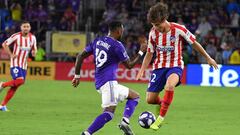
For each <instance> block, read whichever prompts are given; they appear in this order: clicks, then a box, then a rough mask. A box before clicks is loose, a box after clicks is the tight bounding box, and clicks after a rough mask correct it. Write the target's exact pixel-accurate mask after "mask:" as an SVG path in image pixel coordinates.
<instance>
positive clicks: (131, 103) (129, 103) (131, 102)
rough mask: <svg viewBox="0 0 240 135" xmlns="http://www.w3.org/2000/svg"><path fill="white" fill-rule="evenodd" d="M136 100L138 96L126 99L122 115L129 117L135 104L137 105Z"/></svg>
mask: <svg viewBox="0 0 240 135" xmlns="http://www.w3.org/2000/svg"><path fill="white" fill-rule="evenodd" d="M138 100H139V98H135V99H128V101H127V103H126V106H125V110H124V115H123V116H124V117H126V118H130V117H131V116H132V114H133V112H134V110H135V108H136V106H137V105H138Z"/></svg>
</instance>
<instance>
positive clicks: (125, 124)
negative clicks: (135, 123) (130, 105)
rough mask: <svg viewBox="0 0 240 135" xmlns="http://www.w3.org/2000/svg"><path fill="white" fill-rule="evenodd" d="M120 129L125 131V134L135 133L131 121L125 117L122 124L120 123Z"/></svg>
mask: <svg viewBox="0 0 240 135" xmlns="http://www.w3.org/2000/svg"><path fill="white" fill-rule="evenodd" d="M118 127H119V128H120V130H122V131H123V133H124V135H134V133H133V131H132V129H131V127H130V125H129V123H128V122H127V121H126V120H125V119H124V118H123V119H122V121H121V122H120V124H119V125H118Z"/></svg>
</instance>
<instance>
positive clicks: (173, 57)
mask: <svg viewBox="0 0 240 135" xmlns="http://www.w3.org/2000/svg"><path fill="white" fill-rule="evenodd" d="M170 25H171V26H170V31H169V32H167V33H161V32H159V31H157V30H156V29H155V28H154V27H153V28H152V29H151V31H150V33H149V39H148V49H147V51H148V52H151V53H154V52H155V51H156V59H155V61H154V63H153V70H154V69H158V68H164V67H166V68H170V67H181V68H183V67H184V62H183V60H182V44H183V40H184V39H185V40H186V41H187V42H188V43H189V44H193V43H194V42H195V40H196V39H195V36H194V35H193V34H192V33H191V32H190V31H189V30H187V29H186V28H185V26H183V25H180V24H177V23H170Z"/></svg>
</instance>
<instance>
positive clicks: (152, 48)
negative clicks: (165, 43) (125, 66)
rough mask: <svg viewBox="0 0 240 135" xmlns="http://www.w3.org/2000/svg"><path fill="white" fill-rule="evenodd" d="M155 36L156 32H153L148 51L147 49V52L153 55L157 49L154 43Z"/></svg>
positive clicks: (150, 35) (149, 39) (150, 34)
mask: <svg viewBox="0 0 240 135" xmlns="http://www.w3.org/2000/svg"><path fill="white" fill-rule="evenodd" d="M153 36H154V31H153V30H151V31H150V33H149V36H148V49H147V52H151V53H154V51H155V47H154V46H155V42H154V39H153Z"/></svg>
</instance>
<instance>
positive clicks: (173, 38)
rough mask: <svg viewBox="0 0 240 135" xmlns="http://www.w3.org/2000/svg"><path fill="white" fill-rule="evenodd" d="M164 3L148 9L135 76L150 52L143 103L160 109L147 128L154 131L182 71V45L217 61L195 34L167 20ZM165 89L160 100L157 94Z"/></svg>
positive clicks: (158, 125)
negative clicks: (149, 26)
mask: <svg viewBox="0 0 240 135" xmlns="http://www.w3.org/2000/svg"><path fill="white" fill-rule="evenodd" d="M167 18H168V9H167V5H165V4H163V3H158V4H156V5H154V6H152V7H151V8H150V10H149V12H148V21H149V22H150V23H151V24H152V25H153V27H152V29H151V31H150V33H149V39H148V50H147V54H146V55H145V58H144V61H143V63H142V67H141V69H140V72H139V73H138V75H137V79H140V78H141V77H142V75H143V72H144V70H145V69H146V68H147V67H148V65H149V64H150V62H151V60H152V57H153V53H154V52H156V59H155V61H154V63H153V72H152V75H151V79H150V82H149V86H148V90H147V97H146V100H147V103H148V104H156V105H159V107H160V111H159V116H158V118H157V119H156V121H155V122H154V123H153V124H152V125H151V126H150V128H152V129H154V130H157V129H159V127H160V126H161V125H162V122H163V120H164V117H165V115H166V113H167V111H168V108H169V106H170V104H171V103H172V100H173V95H174V89H175V87H176V86H178V85H179V84H180V79H181V76H182V70H183V66H184V63H183V60H182V45H183V40H185V41H187V42H188V43H189V44H191V45H192V47H193V48H194V49H195V50H197V51H198V52H199V53H200V54H201V55H202V56H203V57H205V58H206V60H207V62H208V64H209V65H211V66H213V67H214V68H215V69H217V63H216V62H215V60H213V59H212V58H211V57H210V56H209V55H208V54H207V53H206V51H205V50H204V49H203V47H202V46H201V45H200V44H199V43H198V42H197V41H196V38H195V36H194V35H193V34H192V33H191V32H190V31H189V30H187V29H186V28H185V26H183V25H180V24H177V23H172V22H168V21H167ZM163 89H165V93H164V97H163V99H160V96H159V93H160V92H161V91H162V90H163Z"/></svg>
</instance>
